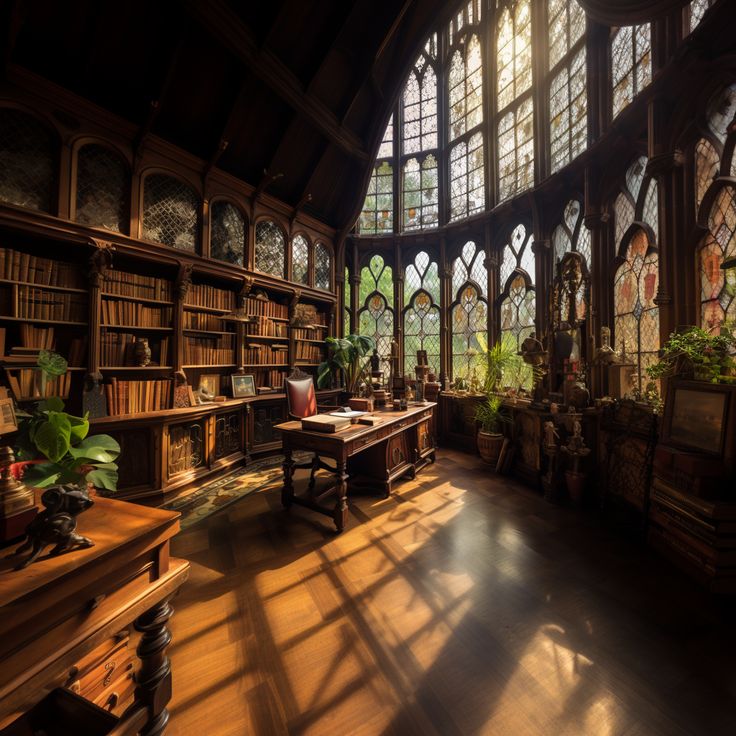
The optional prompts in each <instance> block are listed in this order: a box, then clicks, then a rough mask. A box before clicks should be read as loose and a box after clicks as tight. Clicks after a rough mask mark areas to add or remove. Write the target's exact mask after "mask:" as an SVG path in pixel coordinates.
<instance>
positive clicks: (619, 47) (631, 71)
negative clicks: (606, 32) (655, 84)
mask: <svg viewBox="0 0 736 736" xmlns="http://www.w3.org/2000/svg"><path fill="white" fill-rule="evenodd" d="M611 81H612V83H613V102H612V104H613V116H614V117H615V116H616V115H618V114H619V113H620V112H621V110H623V109H624V108H625V107H626V106H627V105H628V104H629V103H630V102H631V101H632V100H633V99H634V97H636V95H638V94H639V92H641V91H642V90H643V89H644V87H646V86H647V85H648V84H649V83H650V82H651V81H652V31H651V28H650V25H649V23H645V24H643V25H640V26H624V27H623V28H617V29H616V30H615V31H614V32H613V34H612V36H611Z"/></svg>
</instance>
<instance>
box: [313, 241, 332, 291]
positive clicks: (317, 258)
mask: <svg viewBox="0 0 736 736" xmlns="http://www.w3.org/2000/svg"><path fill="white" fill-rule="evenodd" d="M314 286H315V288H317V289H324V290H325V291H330V288H331V286H332V251H331V250H330V249H329V248H328V247H327V246H326V245H325V244H324V243H320V242H319V241H318V242H317V243H316V244H315V246H314Z"/></svg>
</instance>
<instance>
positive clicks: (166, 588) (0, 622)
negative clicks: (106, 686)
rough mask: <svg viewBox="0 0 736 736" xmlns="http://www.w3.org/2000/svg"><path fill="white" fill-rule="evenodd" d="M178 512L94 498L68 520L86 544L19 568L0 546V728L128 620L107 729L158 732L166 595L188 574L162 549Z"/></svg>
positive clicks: (165, 665)
mask: <svg viewBox="0 0 736 736" xmlns="http://www.w3.org/2000/svg"><path fill="white" fill-rule="evenodd" d="M178 519H179V514H178V513H174V512H171V511H161V510H159V509H152V508H145V507H143V506H137V505H134V504H130V503H125V502H122V501H113V500H111V499H106V498H95V505H94V506H93V507H92V508H91V509H89V510H88V511H86V512H85V513H83V514H82V515H81V516H80V517H79V519H78V527H77V531H78V532H80V533H81V534H84V535H85V536H88V537H90V538H91V539H92V540H93V541H94V542H95V546H94V547H90V548H89V549H80V550H75V551H72V552H68V553H66V554H62V555H59V556H58V557H48V555H46V553H44V555H43V556H42V557H41V558H39V561H37V562H35V563H33V564H32V565H31V566H30V567H28V568H26V569H25V570H20V571H15V570H13V569H12V568H13V566H14V565H15V564H16V562H17V558H13V557H10V555H11V554H12V552H13V550H14V549H15V547H10V548H8V549H5V550H2V551H0V663H2V664H1V665H0V730H2V729H3V728H4V727H5V726H7V725H8V724H9V723H12V722H13V721H14V720H15V719H16V718H17V717H19V716H20V715H22V714H23V713H25V712H26V711H28V710H30V708H31V707H32V706H33V705H35V704H36V703H37V702H38V701H40V700H41V699H42V698H43V697H44V696H45V695H46V694H47V693H48V692H50V691H51V690H53V689H54V688H57V687H62V686H64V685H65V683H67V682H68V680H69V676H70V671H71V670H72V669H73V668H74V666H75V665H76V664H77V663H78V662H79V661H80V660H81V659H82V658H83V657H84V656H85V655H87V654H89V653H90V652H91V651H92V650H93V649H95V648H96V647H98V646H99V645H100V644H101V643H103V642H104V641H106V640H107V639H109V638H110V637H112V636H114V635H116V634H117V633H118V632H119V631H120V630H121V629H123V628H125V627H126V626H128V625H129V624H130V623H132V622H135V627H136V629H137V630H138V631H140V632H142V637H141V640H140V643H139V645H138V648H137V655H138V658H139V660H140V666H139V668H138V671H137V672H136V675H135V683H136V689H135V696H134V701H133V704H132V705H131V706H130V707H129V708H128V709H127V710H126V711H125V713H123V715H122V716H121V719H120V722H119V724H118V726H117V727H116V728H115V734H119V733H120V734H122V733H138V732H139V731H140V732H141V733H142V734H146V736H153V735H157V734H161V733H163V732H164V730H165V728H166V724H167V722H168V719H169V716H168V712H167V710H166V704H167V703H168V701H169V699H170V697H171V668H170V666H169V660H168V659H167V657H166V648H167V647H168V645H169V642H170V641H171V634H170V632H169V630H168V629H167V628H166V624H167V622H168V620H169V617H170V616H171V614H172V608H171V606H170V605H169V603H168V601H169V599H170V598H171V597H172V596H173V595H174V593H175V592H176V591H177V590H178V588H179V587H180V586H181V585H182V583H184V581H185V580H186V579H187V576H188V574H189V563H188V562H186V561H185V560H177V559H173V558H169V540H170V539H171V538H172V537H173V536H174V535H175V534H176V532H177V531H178V530H179V521H178ZM16 546H17V545H16ZM48 549H50V548H48Z"/></svg>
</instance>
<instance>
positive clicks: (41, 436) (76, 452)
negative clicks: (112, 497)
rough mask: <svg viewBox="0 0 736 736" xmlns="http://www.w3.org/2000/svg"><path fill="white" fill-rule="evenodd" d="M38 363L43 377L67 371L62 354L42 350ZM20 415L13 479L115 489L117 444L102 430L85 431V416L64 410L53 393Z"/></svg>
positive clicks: (34, 483)
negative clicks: (97, 432)
mask: <svg viewBox="0 0 736 736" xmlns="http://www.w3.org/2000/svg"><path fill="white" fill-rule="evenodd" d="M49 367H50V368H51V370H48V369H49ZM38 368H39V370H40V371H41V373H42V375H43V376H46V377H47V376H60V375H64V373H65V372H66V361H65V360H64V358H62V357H61V356H60V355H56V354H55V353H48V352H46V351H41V353H40V355H39V359H38ZM62 369H63V370H62ZM42 384H43V379H42ZM18 417H19V419H20V422H19V427H18V439H17V442H16V447H15V456H16V458H17V459H18V462H16V463H14V464H13V465H12V466H11V472H12V473H13V475H14V476H15V477H16V478H17V479H20V478H21V477H22V479H23V482H24V483H25V484H26V485H27V486H31V487H34V488H46V487H47V486H51V485H54V484H65V483H77V484H79V485H87V486H88V487H90V486H93V487H95V488H104V489H105V490H107V491H115V490H117V481H118V466H117V463H116V460H117V458H118V456H119V455H120V445H119V444H118V443H117V442H116V441H115V440H114V439H113V438H112V437H110V436H109V435H106V434H97V435H92V436H89V435H88V433H89V420H88V419H87V416H86V415H85V416H83V417H77V416H74V415H72V414H68V413H67V412H66V411H64V402H63V401H62V400H61V399H60V398H59V397H58V396H52V397H49V398H46V399H44V400H42V401H39V402H37V403H36V405H35V406H34V407H33V409H32V410H31V411H30V412H29V413H27V412H18Z"/></svg>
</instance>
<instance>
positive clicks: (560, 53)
mask: <svg viewBox="0 0 736 736" xmlns="http://www.w3.org/2000/svg"><path fill="white" fill-rule="evenodd" d="M547 27H548V28H549V69H550V70H551V69H552V68H553V67H554V66H556V65H557V64H558V63H559V62H560V61H562V59H563V58H564V57H565V56H566V55H567V54H568V53H570V51H571V50H572V48H573V46H574V45H575V44H576V43H577V42H578V41H579V40H580V39H581V38H582V37H583V35H584V34H585V13H584V11H583V9H582V8H581V7H580V6H579V5H578V4H577V3H576V2H575V0H548V2H547Z"/></svg>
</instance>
